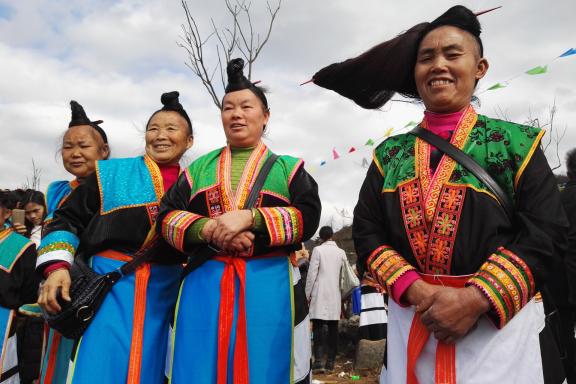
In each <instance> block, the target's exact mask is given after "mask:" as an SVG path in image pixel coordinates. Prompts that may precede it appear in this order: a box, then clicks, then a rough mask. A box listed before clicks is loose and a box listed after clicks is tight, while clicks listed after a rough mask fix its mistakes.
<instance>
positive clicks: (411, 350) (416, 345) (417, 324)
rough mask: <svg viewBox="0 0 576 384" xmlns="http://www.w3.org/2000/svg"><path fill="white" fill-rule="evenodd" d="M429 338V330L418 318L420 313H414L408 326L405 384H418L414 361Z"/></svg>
mask: <svg viewBox="0 0 576 384" xmlns="http://www.w3.org/2000/svg"><path fill="white" fill-rule="evenodd" d="M429 338H430V332H428V329H426V327H425V326H424V324H422V321H421V320H420V313H416V314H415V315H414V318H413V319H412V325H411V326H410V334H409V336H408V350H407V353H408V363H407V364H406V370H407V371H406V384H418V378H417V377H416V373H415V372H416V362H417V361H418V357H420V353H422V350H423V349H424V346H425V345H426V343H427V342H428V339H429Z"/></svg>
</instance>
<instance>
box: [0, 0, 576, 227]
mask: <svg viewBox="0 0 576 384" xmlns="http://www.w3.org/2000/svg"><path fill="white" fill-rule="evenodd" d="M270 1H272V4H274V0H270ZM188 4H189V7H190V9H191V11H192V12H193V14H194V15H195V17H196V19H197V21H198V24H199V28H200V30H201V32H202V33H203V34H204V35H205V36H207V35H208V34H209V32H210V29H211V24H210V18H213V19H214V22H215V23H216V24H217V25H222V26H224V25H226V24H227V23H229V17H228V15H227V14H226V11H225V6H224V1H223V0H189V2H188ZM265 4H266V3H265V1H263V0H253V1H252V9H253V14H254V16H253V21H254V26H255V28H256V30H259V31H261V32H263V31H264V29H265V28H266V26H267V22H268V19H267V13H266V12H267V11H266V7H265ZM455 4H458V2H454V1H434V2H432V1H416V0H402V1H384V0H379V1H377V0H358V1H350V0H310V1H302V0H283V3H282V8H281V10H280V12H279V15H278V19H277V21H276V24H275V25H274V30H273V32H272V36H271V39H270V41H269V44H268V45H267V46H266V47H265V48H264V50H263V51H262V54H261V57H260V59H259V60H258V62H257V63H256V65H255V68H254V74H253V77H252V79H253V80H261V81H262V83H261V84H262V85H264V86H266V87H267V88H269V90H270V94H269V96H268V98H269V103H270V106H271V112H272V116H271V122H270V124H269V133H268V138H267V139H266V143H267V145H268V146H269V147H270V148H271V149H272V150H273V151H275V152H276V153H279V154H291V155H295V156H299V157H303V158H304V160H305V161H306V167H307V168H308V169H309V170H310V172H311V173H312V175H313V176H314V178H315V179H316V180H317V181H318V184H319V186H320V195H321V198H322V201H323V218H322V221H323V223H322V224H325V223H332V224H334V225H335V226H337V227H338V226H340V225H342V223H343V222H345V221H346V220H345V219H344V220H343V219H342V217H341V216H340V215H339V214H338V213H337V210H342V209H346V210H348V211H351V210H352V209H353V207H354V205H355V203H356V199H357V195H358V190H359V188H360V184H361V183H362V180H363V178H364V175H365V172H366V170H365V169H363V168H362V167H361V163H362V159H363V158H367V159H370V156H371V149H372V147H369V146H365V145H364V143H365V142H366V140H368V139H369V138H373V139H377V138H379V137H382V136H383V135H384V133H385V132H386V131H387V130H388V129H389V128H394V129H401V128H402V127H403V126H404V125H405V124H406V123H408V122H409V121H419V120H420V119H421V117H422V110H423V108H422V106H420V105H413V104H406V103H402V102H395V103H390V104H389V105H387V106H386V107H385V108H384V110H383V111H368V110H363V109H361V108H360V107H358V106H356V105H355V104H354V103H352V102H351V101H348V100H346V99H344V98H342V97H340V96H338V95H337V94H335V93H333V92H331V91H327V90H325V89H322V88H319V87H317V86H315V85H312V84H310V85H307V86H303V87H300V86H299V85H298V84H299V83H301V82H303V81H305V80H307V79H309V78H310V77H311V76H312V74H314V73H315V72H316V71H317V70H319V69H320V68H322V67H324V66H326V65H328V64H330V63H333V62H336V61H342V60H344V59H346V58H348V57H352V56H355V55H357V54H359V53H361V52H363V51H364V50H366V49H368V48H370V47H372V46H373V45H375V44H377V43H379V42H381V41H383V40H385V39H388V38H391V37H393V36H395V35H396V34H398V33H399V32H401V31H403V30H405V29H408V28H409V27H411V26H412V25H414V24H416V23H418V22H422V21H431V20H432V19H434V18H436V17H437V16H439V15H440V14H441V13H443V12H444V11H445V10H446V9H448V8H449V7H450V6H452V5H455ZM461 4H463V5H466V6H468V7H469V8H471V9H473V10H476V11H478V10H483V9H486V8H491V7H494V6H498V5H504V7H503V8H502V9H500V10H497V11H494V12H491V13H489V14H486V15H483V16H481V17H480V22H481V23H482V27H483V34H482V38H483V42H484V46H485V56H486V58H487V59H488V60H489V62H490V69H489V71H488V74H487V76H486V77H485V78H484V80H482V81H481V82H480V84H479V87H478V96H479V99H480V106H478V107H477V110H478V112H480V113H483V114H486V115H490V116H498V115H500V116H501V115H504V116H505V117H507V118H508V119H510V120H512V121H516V122H525V121H526V120H527V118H528V117H529V116H532V117H538V118H539V119H540V121H541V122H542V123H545V122H547V121H548V120H549V116H548V114H549V108H550V107H551V105H552V104H553V103H554V102H556V108H557V113H556V116H555V129H556V130H557V131H561V130H563V129H565V128H566V127H567V132H566V135H565V137H564V138H563V140H562V141H561V143H560V151H559V152H560V153H559V156H560V158H561V159H562V161H563V157H564V154H565V152H566V150H568V149H569V148H571V147H574V146H576V127H574V124H573V122H574V121H576V55H574V56H571V57H566V58H560V59H555V58H556V57H558V56H559V55H560V54H562V53H563V52H565V51H566V50H567V49H569V48H576V38H575V37H576V33H575V32H576V26H575V23H574V20H573V17H574V14H576V2H575V1H573V0H562V1H553V2H545V1H541V0H540V1H533V0H529V1H514V2H512V1H507V2H505V1H503V0H499V1H495V0H485V1H484V0H477V1H463V2H461ZM184 21H185V19H184V13H183V10H182V6H181V4H180V2H179V1H177V0H141V1H136V0H118V1H113V0H0V143H1V146H2V150H1V151H0V164H1V165H0V167H1V172H0V188H16V187H19V186H22V185H23V184H25V182H26V178H27V177H28V178H30V177H31V174H32V159H33V160H34V161H35V162H36V164H37V165H38V167H39V168H40V169H41V172H42V173H41V189H43V190H44V189H45V188H46V187H47V185H48V183H50V182H51V181H53V180H59V179H70V178H71V175H69V174H67V173H66V171H65V170H64V169H63V167H62V162H61V160H60V156H59V155H58V154H57V149H58V145H59V143H60V141H61V136H62V134H63V133H64V131H65V129H66V127H67V126H68V122H69V120H70V109H69V102H70V100H77V101H78V102H80V103H81V104H82V105H83V106H84V107H85V109H86V111H87V114H88V116H89V117H90V118H91V119H93V120H96V119H102V120H104V121H105V122H104V124H103V125H102V127H103V128H104V129H105V130H106V132H107V134H108V137H109V140H110V143H111V147H112V153H113V156H114V157H128V156H136V155H140V154H142V153H143V147H144V141H143V131H144V127H143V126H144V124H145V122H146V121H147V119H148V117H149V116H150V114H151V113H152V112H153V111H155V110H156V109H158V108H159V107H160V102H159V99H160V94H161V93H162V92H165V91H171V90H178V91H180V93H181V100H182V103H183V104H184V106H185V108H186V109H187V110H188V113H189V115H190V116H191V118H192V120H193V124H194V131H195V143H194V146H193V148H192V149H191V150H190V151H188V153H187V155H186V161H187V162H189V161H191V160H193V159H194V158H196V157H198V156H199V155H201V154H203V153H205V152H207V151H209V150H211V149H214V148H217V147H220V146H222V145H224V135H223V132H222V127H221V123H220V115H219V112H218V110H217V109H216V107H215V106H214V105H213V104H212V101H211V98H210V97H209V96H208V94H207V93H206V91H205V90H204V88H203V87H202V85H201V83H200V82H199V81H198V79H197V78H195V77H194V76H193V74H192V72H191V71H190V70H189V69H188V68H187V67H186V66H185V65H184V63H185V61H186V60H187V55H186V52H185V51H184V50H183V49H182V48H179V47H178V46H177V44H176V42H177V41H178V40H179V36H180V35H181V24H182V23H183V22H184ZM207 49H209V50H212V46H211V43H210V42H209V43H207ZM212 52H213V51H212ZM210 56H211V57H213V56H212V54H210ZM209 64H210V65H213V64H214V63H213V62H211V63H209ZM546 64H548V73H546V74H542V75H536V76H529V75H526V74H523V73H524V72H525V71H527V70H529V69H531V68H533V67H535V66H538V65H546ZM509 79H512V80H511V81H510V82H509V84H508V86H507V87H506V88H503V89H499V90H494V91H485V92H483V90H485V89H486V88H488V87H490V86H491V85H493V84H495V83H497V82H504V81H506V80H509ZM218 91H219V92H221V87H219V88H218ZM352 146H353V147H355V148H356V149H357V151H356V152H354V153H351V154H348V150H349V149H350V147H352ZM333 148H335V149H336V151H337V152H338V153H339V154H340V155H341V157H340V159H338V160H336V161H334V160H332V149H333ZM552 149H553V148H550V151H549V153H547V155H548V157H549V161H550V162H551V164H552V165H555V164H557V160H556V153H555V151H554V150H552ZM322 160H325V161H326V162H327V163H326V165H324V166H321V167H320V163H321V161H322ZM562 171H563V169H560V170H559V172H562Z"/></svg>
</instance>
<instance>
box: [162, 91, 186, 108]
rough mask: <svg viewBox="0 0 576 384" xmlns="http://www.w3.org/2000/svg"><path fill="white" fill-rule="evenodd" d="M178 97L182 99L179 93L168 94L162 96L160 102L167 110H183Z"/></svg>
mask: <svg viewBox="0 0 576 384" xmlns="http://www.w3.org/2000/svg"><path fill="white" fill-rule="evenodd" d="M178 97H180V92H178V91H172V92H166V93H163V94H162V96H161V97H160V101H161V102H162V105H163V106H164V108H166V109H170V110H175V109H182V105H181V104H180V100H179V99H178Z"/></svg>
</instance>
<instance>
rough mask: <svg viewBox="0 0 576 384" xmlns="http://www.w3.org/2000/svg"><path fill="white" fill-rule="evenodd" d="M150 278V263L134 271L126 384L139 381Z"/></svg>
mask: <svg viewBox="0 0 576 384" xmlns="http://www.w3.org/2000/svg"><path fill="white" fill-rule="evenodd" d="M149 279H150V264H148V263H146V264H143V265H142V266H140V267H139V268H138V269H137V270H136V273H135V280H136V283H135V287H134V320H133V322H132V344H131V345H130V363H129V365H128V379H127V380H126V383H128V384H139V383H140V371H141V366H142V344H143V340H142V339H143V336H144V319H145V317H146V289H147V288H148V280H149Z"/></svg>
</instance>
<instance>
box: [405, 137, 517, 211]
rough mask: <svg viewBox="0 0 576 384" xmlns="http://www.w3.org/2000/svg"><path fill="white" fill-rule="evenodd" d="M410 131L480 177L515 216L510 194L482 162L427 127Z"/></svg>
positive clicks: (501, 203)
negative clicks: (478, 161) (483, 166)
mask: <svg viewBox="0 0 576 384" xmlns="http://www.w3.org/2000/svg"><path fill="white" fill-rule="evenodd" d="M410 133H411V134H412V135H414V136H417V137H419V138H420V139H422V140H424V141H426V142H428V143H430V144H432V145H433V146H435V147H436V148H438V149H439V150H440V151H442V152H444V153H445V154H446V155H448V156H450V157H451V158H452V159H453V160H455V161H456V162H458V163H460V164H461V165H462V166H463V167H464V168H466V169H467V170H468V171H470V172H472V174H473V175H474V176H476V177H477V178H478V180H480V181H481V182H482V183H483V184H484V185H486V187H488V189H489V190H490V192H492V193H493V194H494V196H496V199H498V201H499V202H500V205H501V206H502V208H503V209H504V211H505V212H506V214H507V215H508V217H509V218H510V220H512V218H513V216H514V205H513V204H512V202H511V201H510V198H509V197H508V195H507V194H506V193H505V192H504V190H503V189H502V187H500V185H499V184H498V183H497V182H496V181H495V180H494V178H493V177H492V176H490V174H489V173H488V172H486V170H485V169H484V168H482V166H480V164H478V163H477V162H476V161H475V160H474V159H473V158H472V157H470V156H469V155H467V154H466V153H464V152H463V151H462V150H460V149H459V148H457V147H455V146H454V145H452V144H451V143H450V142H448V141H446V140H444V139H442V138H441V137H439V136H438V135H436V134H434V133H432V132H430V131H429V130H427V129H424V128H422V127H420V126H417V127H416V128H414V129H413V130H411V131H410Z"/></svg>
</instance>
